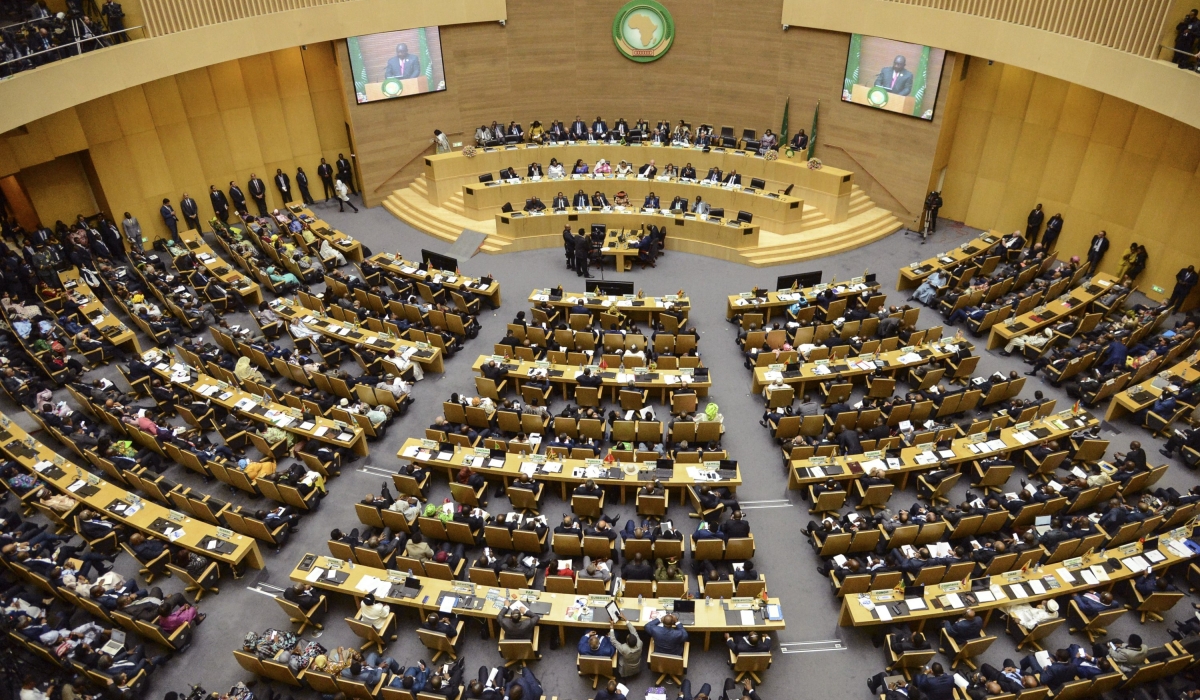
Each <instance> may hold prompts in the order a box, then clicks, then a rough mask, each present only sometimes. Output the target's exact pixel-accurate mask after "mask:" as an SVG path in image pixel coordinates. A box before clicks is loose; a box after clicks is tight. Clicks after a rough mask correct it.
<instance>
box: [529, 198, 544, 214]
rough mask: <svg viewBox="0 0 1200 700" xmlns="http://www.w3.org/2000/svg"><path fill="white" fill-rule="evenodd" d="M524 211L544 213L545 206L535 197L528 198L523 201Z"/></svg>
mask: <svg viewBox="0 0 1200 700" xmlns="http://www.w3.org/2000/svg"><path fill="white" fill-rule="evenodd" d="M525 211H546V205H545V204H542V200H540V199H538V198H537V197H530V198H529V199H527V200H525Z"/></svg>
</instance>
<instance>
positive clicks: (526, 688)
mask: <svg viewBox="0 0 1200 700" xmlns="http://www.w3.org/2000/svg"><path fill="white" fill-rule="evenodd" d="M518 685H519V686H521V690H522V692H523V693H524V695H523V700H542V684H541V682H540V681H538V679H537V678H536V677H535V676H534V675H533V671H530V670H529V667H528V666H526V667H525V668H523V669H521V675H520V676H518V677H517V678H514V679H513V682H512V683H509V684H508V694H509V695H512V689H513V686H518Z"/></svg>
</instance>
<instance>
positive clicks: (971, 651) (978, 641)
mask: <svg viewBox="0 0 1200 700" xmlns="http://www.w3.org/2000/svg"><path fill="white" fill-rule="evenodd" d="M942 641H943V642H944V643H945V646H943V647H942V649H941V650H940V651H941V652H942V653H943V654H945V655H946V656H952V657H953V658H952V659H951V660H950V668H951V669H955V668H958V664H959V662H962V663H964V664H966V665H967V668H970V669H971V670H972V671H974V670H975V668H976V667H975V661H974V660H973V659H974V658H975V657H976V656H979V655H980V654H982V653H983V652H985V651H987V649H988V647H990V646H991V645H992V643H993V642H995V641H996V637H995V635H989V634H987V633H986V632H984V631H983V630H980V631H979V636H978V637H976V638H975V639H970V640H968V641H967V643H966V644H959V643H958V640H956V639H955V638H954V637H951V636H950V633H949V632H947V631H946V629H945V628H943V629H942Z"/></svg>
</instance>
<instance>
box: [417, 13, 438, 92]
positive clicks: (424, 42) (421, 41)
mask: <svg viewBox="0 0 1200 700" xmlns="http://www.w3.org/2000/svg"><path fill="white" fill-rule="evenodd" d="M417 46H418V49H419V51H420V57H421V65H422V66H424V68H422V70H421V73H422V74H424V76H425V80H426V81H427V82H428V83H429V89H430V90H436V89H437V86H436V85H434V84H433V58H431V57H430V55H429V38H428V37H426V36H425V27H421V28H420V29H418V30H417Z"/></svg>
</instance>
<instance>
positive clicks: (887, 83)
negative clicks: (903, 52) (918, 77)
mask: <svg viewBox="0 0 1200 700" xmlns="http://www.w3.org/2000/svg"><path fill="white" fill-rule="evenodd" d="M906 63H907V61H906V60H905V58H904V57H903V56H897V57H896V58H895V60H893V61H892V65H890V66H888V67H887V68H884V69H883V70H881V71H879V76H878V77H876V78H875V85H876V86H877V87H881V88H884V89H885V90H887V91H888V92H890V93H892V94H894V95H901V96H907V95H909V94H910V93H912V84H913V74H912V71H910V70H908V69H907V68H905V67H904V66H905V64H906Z"/></svg>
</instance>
